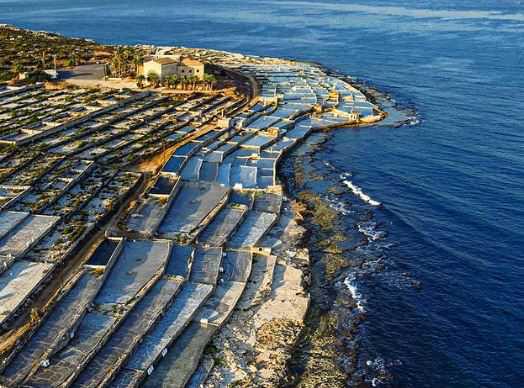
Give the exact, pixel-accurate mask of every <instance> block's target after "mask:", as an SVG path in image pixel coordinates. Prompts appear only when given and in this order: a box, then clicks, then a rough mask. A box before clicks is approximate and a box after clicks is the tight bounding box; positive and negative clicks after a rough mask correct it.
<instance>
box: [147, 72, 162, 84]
mask: <svg viewBox="0 0 524 388" xmlns="http://www.w3.org/2000/svg"><path fill="white" fill-rule="evenodd" d="M147 80H148V81H149V83H151V84H153V86H154V87H155V88H157V87H158V85H159V83H160V77H159V75H158V74H157V73H155V72H154V71H150V72H149V73H147Z"/></svg>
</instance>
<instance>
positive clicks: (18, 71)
mask: <svg viewBox="0 0 524 388" xmlns="http://www.w3.org/2000/svg"><path fill="white" fill-rule="evenodd" d="M23 71H24V67H23V66H22V65H21V64H20V63H18V62H15V63H13V66H12V67H11V72H12V73H13V74H14V79H16V80H19V79H20V74H21V73H22V72H23Z"/></svg>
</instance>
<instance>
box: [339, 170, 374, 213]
mask: <svg viewBox="0 0 524 388" xmlns="http://www.w3.org/2000/svg"><path fill="white" fill-rule="evenodd" d="M341 178H342V183H344V184H345V185H346V186H347V187H348V188H350V189H351V191H352V192H353V194H355V195H356V196H357V197H359V198H360V199H361V200H362V201H364V202H366V203H367V204H369V205H371V206H375V207H377V206H381V205H382V203H381V202H379V201H375V200H374V199H373V198H371V197H370V196H369V195H367V194H366V193H364V192H363V191H362V189H361V188H360V187H358V186H357V185H356V184H354V183H353V182H351V181H350V180H349V179H346V174H342V175H341Z"/></svg>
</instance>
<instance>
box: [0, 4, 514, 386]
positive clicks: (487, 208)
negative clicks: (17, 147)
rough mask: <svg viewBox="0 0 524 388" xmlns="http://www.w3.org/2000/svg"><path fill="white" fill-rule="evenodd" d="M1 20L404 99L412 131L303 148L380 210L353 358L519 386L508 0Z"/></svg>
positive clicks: (428, 379) (91, 7) (408, 375)
mask: <svg viewBox="0 0 524 388" xmlns="http://www.w3.org/2000/svg"><path fill="white" fill-rule="evenodd" d="M0 22H6V23H12V24H17V25H19V26H23V27H27V28H32V29H42V30H51V31H55V32H59V33H63V34H67V35H73V36H82V37H89V38H93V39H96V40H98V41H100V42H107V43H145V42H147V43H154V44H159V45H185V46H193V47H212V48H217V49H225V50H231V51H241V52H244V53H248V54H262V55H269V56H286V57H294V58H298V59H307V60H314V61H319V62H322V63H324V64H326V65H327V66H329V67H332V68H335V69H338V70H340V71H342V72H344V73H348V74H351V75H353V76H356V77H358V78H361V79H365V80H369V81H371V82H373V84H375V85H376V86H377V87H378V88H379V89H382V90H385V91H387V92H389V93H390V94H391V95H392V96H393V97H394V98H395V99H396V100H397V101H398V102H399V103H400V104H401V105H408V106H414V107H416V110H417V116H418V118H419V120H420V123H419V124H418V125H414V126H402V127H399V128H393V127H387V126H376V127H368V128H363V129H360V130H353V129H344V130H339V131H337V132H335V133H333V134H332V136H331V138H330V140H329V141H328V142H327V143H326V144H325V145H324V146H323V147H322V148H321V150H320V151H319V154H317V157H318V158H319V159H322V160H325V161H329V162H330V163H331V165H332V166H333V167H334V169H335V170H336V172H337V173H336V176H338V175H339V174H342V173H351V174H352V176H351V178H350V180H351V181H352V182H353V184H356V185H358V186H359V187H361V188H362V190H363V191H364V192H365V193H366V194H367V195H369V196H370V197H371V198H373V199H374V200H376V201H380V202H382V203H383V207H382V208H373V210H372V211H373V213H374V216H373V217H374V220H375V221H376V222H378V223H377V225H379V226H377V227H378V228H380V229H381V230H383V231H385V232H387V236H386V237H381V238H380V239H377V242H378V241H380V240H381V241H382V243H383V244H384V243H388V244H389V245H388V246H389V248H388V249H385V250H384V251H383V254H384V255H386V256H387V258H388V263H389V264H388V268H389V269H388V270H387V271H386V272H385V273H384V274H382V275H381V276H373V277H368V278H363V279H362V280H359V279H356V284H355V285H356V286H357V287H358V289H359V292H360V293H361V294H362V297H363V303H364V306H365V309H366V311H367V313H368V320H367V322H366V324H365V338H364V340H363V352H365V354H366V357H368V358H369V360H370V362H375V361H377V360H379V361H380V360H384V363H385V364H387V365H394V367H393V368H392V370H393V373H394V379H393V382H392V384H393V385H396V386H402V387H479V386H483V387H521V386H524V253H523V251H524V113H523V110H524V96H523V95H524V62H523V52H524V4H522V2H521V1H511V0H505V1H502V0H481V1H474V0H463V1H460V2H458V1H451V0H436V1H429V0H422V1H421V0H404V1H400V0H399V1H393V0H390V1H369V0H359V1H357V3H353V2H350V1H339V2H336V1H333V0H331V1H280V0H274V1H259V0H256V1H255V0H253V1H251V0H249V1H248V0H243V1H240V0H238V1H212V0H201V1H194V2H193V1H172V0H171V1H168V0H149V1H147V2H146V1H138V0H136V1H132V0H126V1H125V0H112V1H107V0H97V1H94V0H86V1H73V0H63V1H58V0H37V1H36V0H35V1H25V0H0ZM348 192H349V189H348ZM352 201H354V202H355V201H357V202H358V201H359V199H357V198H356V197H355V198H352ZM347 227H348V228H354V227H355V224H354V222H352V221H351V219H350V218H348V226H347ZM405 277H409V278H412V279H417V280H419V281H421V284H422V288H421V290H418V291H417V290H414V289H411V288H409V287H404V286H403V282H402V279H403V278H405ZM380 362H382V361H380Z"/></svg>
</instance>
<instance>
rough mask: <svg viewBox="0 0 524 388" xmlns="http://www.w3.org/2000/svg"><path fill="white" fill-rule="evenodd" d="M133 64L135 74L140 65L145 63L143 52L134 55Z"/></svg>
mask: <svg viewBox="0 0 524 388" xmlns="http://www.w3.org/2000/svg"><path fill="white" fill-rule="evenodd" d="M133 64H134V65H135V74H138V73H139V69H140V66H142V65H143V64H144V56H143V55H142V53H137V54H135V55H134V57H133Z"/></svg>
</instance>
